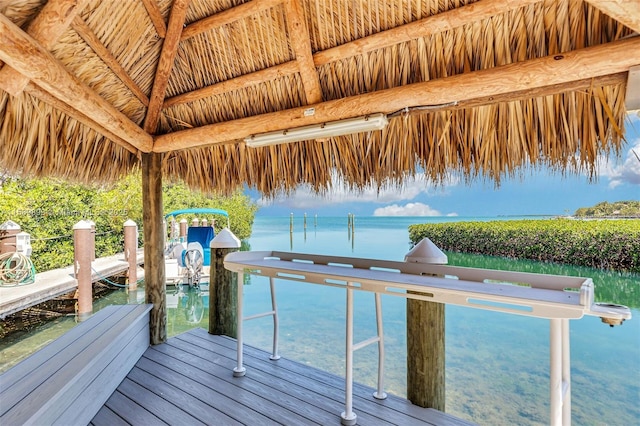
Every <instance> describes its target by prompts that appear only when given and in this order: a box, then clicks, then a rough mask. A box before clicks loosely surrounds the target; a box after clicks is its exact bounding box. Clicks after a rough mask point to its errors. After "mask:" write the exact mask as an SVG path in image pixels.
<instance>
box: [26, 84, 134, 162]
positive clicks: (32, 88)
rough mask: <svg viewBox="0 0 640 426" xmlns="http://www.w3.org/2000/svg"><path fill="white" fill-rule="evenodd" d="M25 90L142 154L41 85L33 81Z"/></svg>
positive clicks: (112, 139) (126, 147) (123, 145)
mask: <svg viewBox="0 0 640 426" xmlns="http://www.w3.org/2000/svg"><path fill="white" fill-rule="evenodd" d="M24 92H25V93H28V94H29V95H31V96H33V97H34V98H36V99H39V100H41V101H42V102H44V103H46V104H49V105H51V106H52V107H53V108H55V109H57V110H59V111H61V112H63V113H65V114H66V115H68V116H69V117H71V118H73V119H75V120H77V121H78V122H80V123H82V124H84V125H85V126H87V127H88V128H90V129H93V130H95V131H96V132H98V133H100V134H101V135H103V136H105V137H106V138H107V139H109V140H111V141H112V142H114V143H116V144H117V145H120V146H121V147H123V148H124V149H126V150H127V151H129V152H131V153H132V154H140V151H138V149H137V148H136V147H135V146H133V145H131V144H130V143H129V142H127V141H125V140H124V139H122V138H121V137H120V136H118V135H116V134H115V133H113V132H112V131H110V130H108V129H107V128H105V127H104V126H103V125H101V124H100V123H98V122H96V121H94V120H92V119H91V118H89V116H87V115H85V114H84V113H83V112H81V111H78V110H76V109H73V108H71V107H70V106H69V105H68V104H66V103H64V102H62V101H61V100H59V99H57V98H55V97H54V96H53V95H51V94H50V93H48V92H46V91H44V90H43V89H41V88H40V87H39V86H37V85H36V84H34V83H33V82H29V83H28V84H27V87H25V88H24Z"/></svg>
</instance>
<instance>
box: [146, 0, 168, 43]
mask: <svg viewBox="0 0 640 426" xmlns="http://www.w3.org/2000/svg"><path fill="white" fill-rule="evenodd" d="M142 4H143V5H144V8H145V9H147V14H148V15H149V19H151V23H152V24H153V27H154V28H155V29H156V32H157V33H158V36H159V37H160V38H165V37H166V35H167V25H166V24H165V22H164V16H162V13H161V12H160V8H159V7H158V2H157V1H156V0H142Z"/></svg>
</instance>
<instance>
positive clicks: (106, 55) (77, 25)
mask: <svg viewBox="0 0 640 426" xmlns="http://www.w3.org/2000/svg"><path fill="white" fill-rule="evenodd" d="M71 26H72V27H73V29H74V30H75V31H76V32H77V33H78V35H79V36H80V37H81V38H82V39H83V40H84V41H85V42H86V43H87V44H88V45H89V47H91V49H93V51H94V52H96V55H98V57H99V58H100V59H102V61H103V62H104V63H105V64H106V65H107V66H108V67H109V68H110V69H111V71H113V73H114V74H115V75H116V76H117V77H118V78H119V79H120V81H122V83H124V85H125V86H127V88H128V89H129V90H131V93H133V94H134V95H135V96H136V97H137V98H138V99H139V100H140V102H142V103H143V105H144V106H149V98H148V97H147V95H146V94H145V93H144V92H143V91H142V89H140V87H139V86H138V85H137V84H136V82H135V81H133V79H132V78H131V77H130V76H129V74H128V73H127V70H125V69H124V68H123V67H122V65H120V62H118V60H117V59H116V57H115V56H113V55H112V54H111V52H110V51H109V49H107V47H106V46H105V45H104V44H103V43H102V41H101V40H100V39H99V38H98V36H96V35H95V33H94V32H93V31H92V30H91V28H89V26H88V25H87V23H86V22H85V21H84V19H82V18H81V17H80V16H76V17H75V19H74V20H73V23H72V24H71Z"/></svg>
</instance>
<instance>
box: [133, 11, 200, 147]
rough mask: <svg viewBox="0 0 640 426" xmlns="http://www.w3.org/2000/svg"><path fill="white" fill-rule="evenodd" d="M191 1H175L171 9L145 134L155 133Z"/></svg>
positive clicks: (146, 119)
mask: <svg viewBox="0 0 640 426" xmlns="http://www.w3.org/2000/svg"><path fill="white" fill-rule="evenodd" d="M190 2H191V0H176V1H175V2H174V3H173V6H172V7H171V16H170V17H169V26H168V27H167V35H166V37H165V39H164V43H163V45H162V52H161V53H160V60H159V62H158V68H157V69H156V76H155V79H154V81H153V89H152V90H151V97H150V99H149V108H148V109H147V116H146V117H145V119H144V130H145V131H146V132H147V133H151V134H153V133H155V132H156V129H157V128H158V123H159V121H160V110H161V109H162V103H163V101H164V95H165V92H166V90H167V85H168V84H169V77H170V76H171V69H172V68H173V61H174V60H175V58H176V54H177V53H178V43H179V42H180V34H182V28H183V26H184V18H185V16H186V15H187V8H188V7H189V3H190Z"/></svg>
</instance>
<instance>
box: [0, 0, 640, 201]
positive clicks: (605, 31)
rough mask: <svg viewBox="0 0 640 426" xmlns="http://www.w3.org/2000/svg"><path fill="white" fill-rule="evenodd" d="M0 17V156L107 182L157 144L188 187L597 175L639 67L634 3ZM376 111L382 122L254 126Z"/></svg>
mask: <svg viewBox="0 0 640 426" xmlns="http://www.w3.org/2000/svg"><path fill="white" fill-rule="evenodd" d="M0 13H1V15H0V60H2V61H4V63H5V64H4V66H3V67H2V69H1V70H0V111H1V115H0V169H5V170H7V171H10V172H11V173H14V174H23V175H28V176H42V175H53V176H61V177H64V178H69V179H74V180H78V179H79V180H83V181H92V182H95V181H110V180H113V179H115V178H117V177H119V176H121V175H122V174H124V173H127V172H129V171H131V170H132V169H134V168H136V167H137V166H138V165H139V163H140V159H141V156H142V155H143V154H144V153H149V152H158V153H164V154H163V168H164V173H165V175H166V176H169V177H180V178H182V179H184V180H185V181H186V182H187V184H189V185H191V186H194V187H199V188H203V189H207V190H211V189H213V190H220V191H231V190H233V189H236V188H238V187H239V186H241V185H243V184H247V185H249V186H251V187H255V188H257V189H258V190H260V191H262V192H264V193H265V194H273V193H274V192H275V191H279V190H290V189H293V188H295V187H296V186H297V185H299V184H302V183H306V184H309V185H311V186H312V187H314V188H316V189H317V190H320V191H321V190H323V189H324V188H326V187H327V186H328V185H330V184H331V179H332V174H337V175H338V176H341V177H343V178H344V180H345V182H347V183H348V184H349V185H352V186H354V187H363V186H366V185H387V184H400V183H402V180H403V179H404V178H406V177H407V176H410V175H414V174H417V173H426V174H427V175H428V176H429V177H430V178H432V179H433V180H435V181H439V180H441V179H442V178H444V177H446V176H447V174H450V173H452V172H460V173H462V174H463V175H464V176H465V177H467V178H475V177H479V176H480V177H489V178H492V179H495V180H499V179H500V178H502V177H504V176H505V175H509V174H512V173H516V172H517V171H518V170H521V169H522V168H523V167H525V166H527V165H530V164H533V165H534V166H536V165H540V166H551V167H553V168H556V169H558V170H562V171H585V170H586V171H587V172H591V173H593V172H594V170H595V167H594V166H595V163H594V162H595V160H596V158H597V156H598V155H600V154H606V153H608V152H610V151H611V150H613V151H617V150H618V149H619V147H620V145H621V140H622V138H623V136H624V117H625V112H626V107H625V93H626V91H627V79H628V75H629V71H630V70H632V71H634V70H637V68H635V69H634V67H637V66H638V65H640V37H638V32H640V6H639V5H638V2H635V1H633V2H632V1H628V2H620V1H614V0H608V1H596V0H588V1H581V0H559V1H556V0H546V1H536V0H480V1H475V2H474V1H465V0H358V1H352V0H342V1H338V0H254V1H243V0H193V1H189V0H174V1H172V0H89V1H87V0H50V1H49V2H48V3H47V2H46V1H44V0H0ZM635 90H640V89H638V88H636V89H635ZM633 96H635V95H633ZM635 97H637V96H635ZM311 107H313V110H311ZM373 113H384V114H386V115H388V117H389V121H390V123H389V125H388V126H387V127H386V128H385V129H384V130H378V131H371V132H367V133H360V134H355V135H347V136H337V137H331V138H328V139H325V140H320V141H315V140H312V141H304V142H294V143H290V144H285V145H278V146H270V147H264V148H250V147H247V146H246V145H245V142H244V141H243V139H244V138H245V137H248V136H250V135H253V134H257V133H263V132H268V131H274V130H286V129H290V128H293V127H299V126H305V125H310V124H316V123H324V122H329V121H335V120H338V119H343V118H348V117H356V116H365V115H369V114H373Z"/></svg>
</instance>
